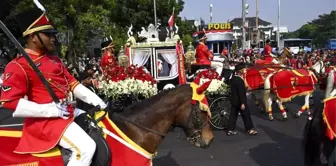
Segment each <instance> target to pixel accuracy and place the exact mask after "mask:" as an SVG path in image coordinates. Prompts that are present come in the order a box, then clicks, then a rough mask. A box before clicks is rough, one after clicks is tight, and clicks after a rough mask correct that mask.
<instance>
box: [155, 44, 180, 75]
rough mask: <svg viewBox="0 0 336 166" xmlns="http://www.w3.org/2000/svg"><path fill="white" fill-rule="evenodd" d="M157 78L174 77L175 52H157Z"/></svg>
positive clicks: (175, 69) (176, 66)
mask: <svg viewBox="0 0 336 166" xmlns="http://www.w3.org/2000/svg"><path fill="white" fill-rule="evenodd" d="M156 56H157V57H156V58H157V65H156V66H157V76H158V78H160V77H174V76H176V75H177V73H178V60H177V56H176V50H175V49H171V50H157V51H156Z"/></svg>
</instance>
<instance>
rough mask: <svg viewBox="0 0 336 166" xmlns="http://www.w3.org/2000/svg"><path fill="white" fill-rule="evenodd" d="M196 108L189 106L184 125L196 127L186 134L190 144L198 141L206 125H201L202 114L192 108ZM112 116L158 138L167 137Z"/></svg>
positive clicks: (124, 118)
mask: <svg viewBox="0 0 336 166" xmlns="http://www.w3.org/2000/svg"><path fill="white" fill-rule="evenodd" d="M196 106H197V107H198V105H192V106H191V111H190V114H189V117H188V121H187V123H186V126H187V127H188V126H189V124H190V123H193V125H194V126H196V127H195V128H196V129H195V130H194V131H193V132H192V133H188V135H187V139H188V140H189V141H190V142H195V141H196V140H197V139H199V138H200V137H201V132H202V129H203V128H204V126H205V125H206V122H202V124H201V121H202V120H201V118H200V116H199V115H201V114H202V112H201V111H200V110H199V109H197V110H196V109H194V107H196ZM195 114H196V116H193V115H195ZM114 116H116V117H118V118H120V119H121V120H123V121H125V122H127V123H129V124H132V125H133V126H136V127H138V128H140V129H142V130H145V131H147V132H150V133H153V134H156V135H159V136H161V137H163V138H164V137H165V136H167V134H166V133H162V132H158V131H156V130H152V129H150V128H148V127H145V126H142V125H140V124H138V123H136V122H133V121H131V120H129V119H127V118H126V117H124V116H121V115H119V114H114ZM195 121H196V122H195Z"/></svg>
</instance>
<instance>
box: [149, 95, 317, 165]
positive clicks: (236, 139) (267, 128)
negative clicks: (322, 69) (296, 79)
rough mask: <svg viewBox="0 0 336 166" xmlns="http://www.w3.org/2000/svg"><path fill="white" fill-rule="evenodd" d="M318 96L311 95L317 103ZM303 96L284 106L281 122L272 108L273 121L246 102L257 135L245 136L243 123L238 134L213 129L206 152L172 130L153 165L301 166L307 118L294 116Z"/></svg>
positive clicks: (275, 107)
mask: <svg viewBox="0 0 336 166" xmlns="http://www.w3.org/2000/svg"><path fill="white" fill-rule="evenodd" d="M319 97H320V94H319V93H315V94H314V103H318V101H319V99H320V98H319ZM303 103H304V101H303V97H298V98H296V99H294V100H293V101H291V102H288V103H286V104H285V106H286V108H287V110H288V120H287V121H282V120H281V114H280V110H279V109H278V108H277V106H276V105H273V110H274V113H273V114H274V117H275V119H274V121H269V120H268V119H267V117H266V116H265V114H260V112H259V110H258V109H257V108H256V107H255V105H254V104H252V103H249V107H250V110H251V113H252V119H253V122H254V125H255V127H256V129H257V130H258V132H259V134H258V135H257V136H247V135H245V133H244V132H243V131H244V128H243V122H242V120H241V118H240V117H239V118H238V119H239V120H238V122H237V131H238V135H235V136H230V137H229V136H226V134H225V132H224V131H219V130H214V135H215V138H214V141H213V142H212V144H211V146H210V147H209V148H208V149H200V148H196V147H193V146H192V145H190V144H189V143H188V142H187V141H186V139H185V135H184V133H183V131H182V130H181V129H175V130H174V131H171V132H170V133H169V135H168V136H167V137H166V138H165V140H164V141H163V143H162V144H161V146H160V148H159V151H158V156H157V157H156V158H155V159H154V161H153V164H154V166H303V159H302V156H303V155H302V143H301V141H302V136H303V128H304V126H305V123H306V121H307V118H308V116H307V115H306V114H304V115H302V116H301V117H300V118H299V119H296V118H294V117H293V114H294V113H296V112H297V111H298V110H299V108H300V105H302V104H303Z"/></svg>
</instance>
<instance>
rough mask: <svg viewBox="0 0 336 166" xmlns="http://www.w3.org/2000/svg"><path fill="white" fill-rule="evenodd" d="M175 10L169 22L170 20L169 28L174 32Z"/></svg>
mask: <svg viewBox="0 0 336 166" xmlns="http://www.w3.org/2000/svg"><path fill="white" fill-rule="evenodd" d="M174 10H175V9H173V13H172V15H171V16H170V18H169V20H168V24H169V28H170V29H171V30H172V29H173V26H174Z"/></svg>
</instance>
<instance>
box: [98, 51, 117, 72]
mask: <svg viewBox="0 0 336 166" xmlns="http://www.w3.org/2000/svg"><path fill="white" fill-rule="evenodd" d="M115 63H116V60H115V58H114V55H113V54H110V53H109V52H105V53H104V54H103V56H102V59H101V62H100V66H101V68H102V70H103V72H104V71H105V70H106V69H107V68H108V67H109V66H111V65H112V66H113V65H114V64H115Z"/></svg>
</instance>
